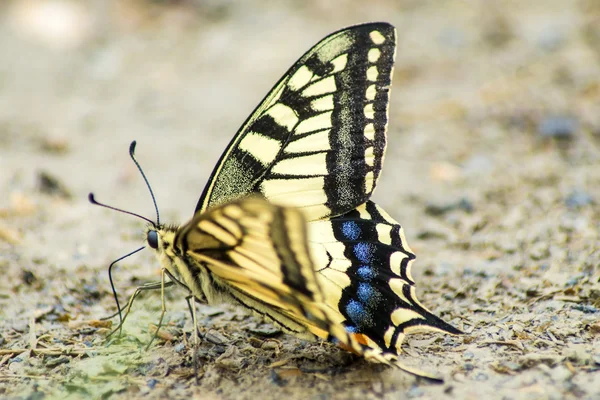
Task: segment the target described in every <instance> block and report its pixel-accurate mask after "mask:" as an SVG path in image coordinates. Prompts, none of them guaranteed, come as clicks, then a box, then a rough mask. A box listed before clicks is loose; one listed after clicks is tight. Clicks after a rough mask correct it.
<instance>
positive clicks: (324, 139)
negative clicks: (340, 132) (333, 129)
mask: <svg viewBox="0 0 600 400" xmlns="http://www.w3.org/2000/svg"><path fill="white" fill-rule="evenodd" d="M329 132H330V129H327V130H324V131H321V132H317V133H313V134H312V135H308V136H304V137H303V138H300V139H297V140H294V141H293V142H290V143H289V144H288V145H287V146H286V147H285V149H284V151H285V152H286V153H308V152H312V151H327V150H331V144H330V143H329Z"/></svg>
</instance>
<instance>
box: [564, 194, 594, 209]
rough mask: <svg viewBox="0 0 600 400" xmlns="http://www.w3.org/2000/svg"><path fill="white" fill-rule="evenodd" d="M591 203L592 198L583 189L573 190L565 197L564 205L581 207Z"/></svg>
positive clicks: (592, 202)
mask: <svg viewBox="0 0 600 400" xmlns="http://www.w3.org/2000/svg"><path fill="white" fill-rule="evenodd" d="M591 204H594V199H593V198H592V196H590V195H589V194H588V193H586V192H584V191H583V190H574V191H572V192H571V193H570V194H569V195H568V196H567V198H566V199H565V205H566V206H567V207H569V208H571V209H574V208H581V207H585V206H589V205H591Z"/></svg>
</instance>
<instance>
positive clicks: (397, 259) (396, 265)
mask: <svg viewBox="0 0 600 400" xmlns="http://www.w3.org/2000/svg"><path fill="white" fill-rule="evenodd" d="M406 257H407V255H406V254H404V253H402V252H401V251H395V252H393V253H392V255H391V256H390V268H391V269H392V272H393V273H395V274H396V275H398V276H402V274H401V272H402V271H400V265H402V261H403V260H404V259H405V258H406ZM408 278H409V279H411V278H410V277H408Z"/></svg>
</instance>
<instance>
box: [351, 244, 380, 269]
mask: <svg viewBox="0 0 600 400" xmlns="http://www.w3.org/2000/svg"><path fill="white" fill-rule="evenodd" d="M353 250H354V255H355V256H356V258H357V259H358V261H360V262H361V263H365V264H370V263H371V261H372V260H373V256H374V252H375V248H374V246H373V244H371V243H356V244H355V245H354V248H353Z"/></svg>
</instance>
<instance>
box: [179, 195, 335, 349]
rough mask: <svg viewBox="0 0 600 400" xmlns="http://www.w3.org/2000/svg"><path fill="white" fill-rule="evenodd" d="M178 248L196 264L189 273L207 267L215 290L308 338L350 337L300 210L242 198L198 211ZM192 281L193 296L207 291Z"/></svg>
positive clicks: (192, 263)
mask: <svg viewBox="0 0 600 400" xmlns="http://www.w3.org/2000/svg"><path fill="white" fill-rule="evenodd" d="M175 244H176V246H177V247H178V248H179V249H181V251H182V253H184V254H185V255H186V256H187V257H189V259H190V260H192V262H187V263H186V264H185V265H186V267H185V268H188V269H190V271H189V273H184V274H183V275H185V276H198V275H199V270H200V268H201V265H202V266H206V268H207V269H208V270H209V271H210V279H211V280H212V281H213V286H215V287H220V288H224V289H225V291H224V292H225V293H226V296H231V297H232V300H234V302H237V303H240V304H242V305H243V306H245V307H246V308H249V309H251V310H253V311H254V312H256V313H258V314H260V315H262V316H264V317H266V318H268V319H270V320H271V321H273V322H275V323H277V324H278V325H280V326H282V327H283V328H284V329H285V330H287V331H290V332H292V333H295V334H297V335H299V336H304V337H306V338H312V337H313V336H312V334H315V335H317V336H320V337H327V335H328V334H329V332H332V331H334V332H337V334H338V335H343V334H344V328H343V327H342V326H341V325H339V324H338V325H337V326H333V325H334V323H333V322H332V321H331V318H330V316H329V315H331V314H333V312H332V310H330V309H329V308H328V307H325V306H324V302H323V296H322V294H321V290H320V288H319V285H318V283H317V280H316V274H315V268H314V266H313V263H312V261H311V258H310V250H309V248H308V242H307V238H306V221H305V219H304V216H303V214H302V212H300V211H299V210H297V209H295V208H286V207H281V206H275V205H273V204H271V203H269V202H268V201H266V200H264V199H261V198H258V197H250V198H245V199H238V200H236V201H234V202H230V203H227V204H225V205H223V206H219V207H215V208H211V209H210V210H209V211H207V212H206V213H198V214H197V215H196V217H195V218H194V219H193V220H192V221H191V222H190V223H188V224H187V225H186V226H184V227H183V228H182V229H181V230H180V231H179V232H178V233H177V236H176V238H175ZM190 281H191V282H188V285H189V286H190V288H191V290H192V292H193V293H194V292H202V288H199V287H198V288H197V287H194V285H195V284H194V281H193V280H190ZM198 284H199V283H198ZM307 331H310V332H311V333H312V334H309V333H308V332H307Z"/></svg>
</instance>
